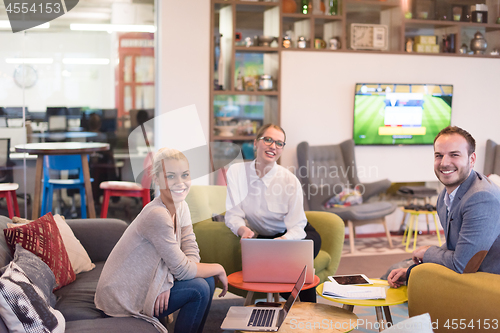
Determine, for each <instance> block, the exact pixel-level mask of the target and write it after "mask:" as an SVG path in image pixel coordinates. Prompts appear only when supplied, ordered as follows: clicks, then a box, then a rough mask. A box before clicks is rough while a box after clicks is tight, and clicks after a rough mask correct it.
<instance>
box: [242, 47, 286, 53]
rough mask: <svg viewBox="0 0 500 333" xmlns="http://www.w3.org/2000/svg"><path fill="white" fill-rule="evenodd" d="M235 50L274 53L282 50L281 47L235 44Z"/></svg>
mask: <svg viewBox="0 0 500 333" xmlns="http://www.w3.org/2000/svg"><path fill="white" fill-rule="evenodd" d="M234 50H235V51H236V52H248V53H273V52H278V51H279V50H280V48H279V47H271V46H249V47H246V46H235V47H234Z"/></svg>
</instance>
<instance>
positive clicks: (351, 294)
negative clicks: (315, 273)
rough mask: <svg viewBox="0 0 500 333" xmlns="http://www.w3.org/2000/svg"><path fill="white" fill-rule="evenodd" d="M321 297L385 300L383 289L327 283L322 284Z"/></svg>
mask: <svg viewBox="0 0 500 333" xmlns="http://www.w3.org/2000/svg"><path fill="white" fill-rule="evenodd" d="M323 296H330V297H335V298H347V299H385V288H384V287H368V286H366V287H360V286H343V285H340V284H338V283H334V282H330V281H327V282H325V283H324V284H323Z"/></svg>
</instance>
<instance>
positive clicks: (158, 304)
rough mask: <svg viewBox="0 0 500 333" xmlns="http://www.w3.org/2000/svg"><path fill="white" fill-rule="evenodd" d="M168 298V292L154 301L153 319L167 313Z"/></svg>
mask: <svg viewBox="0 0 500 333" xmlns="http://www.w3.org/2000/svg"><path fill="white" fill-rule="evenodd" d="M169 297H170V290H167V291H164V292H162V293H161V294H160V295H158V297H156V301H155V317H159V316H160V315H161V314H162V313H163V311H167V308H168V298H169Z"/></svg>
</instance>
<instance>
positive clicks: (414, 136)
mask: <svg viewBox="0 0 500 333" xmlns="http://www.w3.org/2000/svg"><path fill="white" fill-rule="evenodd" d="M452 96H453V86H452V85H450V84H386V83H357V84H356V91H355V95H354V126H353V138H354V143H355V144H356V145H431V144H433V142H434V138H435V137H436V135H437V134H438V133H439V131H441V130H442V129H443V128H445V127H446V126H449V125H450V123H451V99H452Z"/></svg>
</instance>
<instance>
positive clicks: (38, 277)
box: [0, 244, 56, 307]
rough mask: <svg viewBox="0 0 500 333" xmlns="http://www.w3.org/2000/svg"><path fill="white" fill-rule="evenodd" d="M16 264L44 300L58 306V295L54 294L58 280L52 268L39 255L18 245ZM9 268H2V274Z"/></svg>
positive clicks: (15, 254) (15, 255)
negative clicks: (38, 289)
mask: <svg viewBox="0 0 500 333" xmlns="http://www.w3.org/2000/svg"><path fill="white" fill-rule="evenodd" d="M12 262H15V263H16V264H17V265H18V266H19V267H21V269H22V270H23V271H24V273H25V274H26V275H27V276H28V278H29V279H30V281H31V282H32V283H33V284H34V285H36V286H37V287H38V288H40V290H41V291H42V295H41V296H42V297H43V299H44V300H45V301H46V302H47V304H49V305H50V306H52V307H53V306H55V305H56V295H54V293H53V292H52V289H54V287H55V285H56V278H55V276H54V273H52V271H51V270H50V267H49V266H47V264H46V263H44V262H43V261H42V259H40V258H39V257H38V256H37V255H35V254H34V253H31V252H30V251H28V250H26V249H24V248H23V247H22V246H21V245H20V244H16V252H14V259H13V260H12ZM7 267H9V266H5V267H2V268H1V269H0V274H3V273H4V272H5V270H6V269H7Z"/></svg>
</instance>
